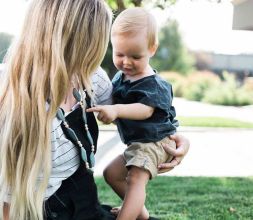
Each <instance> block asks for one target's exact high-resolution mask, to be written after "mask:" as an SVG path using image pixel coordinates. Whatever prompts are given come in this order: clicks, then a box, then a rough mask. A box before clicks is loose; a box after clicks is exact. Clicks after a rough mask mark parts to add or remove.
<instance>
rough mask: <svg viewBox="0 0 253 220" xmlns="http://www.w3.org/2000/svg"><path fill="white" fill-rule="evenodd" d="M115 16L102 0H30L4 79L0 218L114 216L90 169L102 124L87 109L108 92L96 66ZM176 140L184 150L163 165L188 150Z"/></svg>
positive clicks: (181, 140)
mask: <svg viewBox="0 0 253 220" xmlns="http://www.w3.org/2000/svg"><path fill="white" fill-rule="evenodd" d="M111 20H112V14H111V11H110V10H109V8H108V7H107V6H106V5H105V2H104V0H54V1H52V0H34V1H32V2H31V5H30V8H29V10H28V13H27V16H26V19H25V23H24V26H23V29H22V32H21V35H20V37H19V39H17V42H16V43H15V45H13V47H12V49H11V50H10V52H9V54H8V56H7V58H6V71H5V74H3V76H2V79H1V83H0V84H1V85H0V89H1V91H0V124H1V127H0V146H1V148H0V154H1V160H0V202H1V205H2V208H0V210H1V213H0V214H1V215H0V218H1V219H10V220H17V219H19V220H27V219H31V220H37V219H39V220H42V219H61V220H65V219H75V220H79V219H94V220H95V219H114V218H115V217H114V216H112V215H111V214H110V212H109V211H107V210H106V209H104V207H103V206H101V205H100V204H99V202H98V198H97V190H96V185H95V182H94V179H93V175H92V172H91V167H92V166H94V157H93V156H94V153H95V151H96V140H97V136H98V129H97V124H96V121H95V118H94V115H93V114H91V113H89V114H87V115H86V113H85V108H87V107H89V106H90V105H92V103H93V102H97V103H98V104H102V103H106V102H107V101H108V100H107V99H108V98H109V96H110V95H109V94H110V89H111V85H110V83H109V79H108V77H107V76H106V75H105V73H104V72H103V71H102V70H101V69H99V68H98V66H99V65H100V64H101V61H102V59H103V57H104V54H105V51H106V48H107V44H108V40H109V29H110V25H111ZM94 72H95V74H92V73H94ZM102 82H103V83H102ZM98 85H99V86H98ZM102 85H103V86H102ZM95 87H97V89H94V88H95ZM101 87H103V89H102V90H101ZM93 90H94V91H93ZM176 139H177V140H176V141H177V143H178V146H180V145H181V144H182V145H181V146H182V147H181V148H179V149H180V150H179V151H184V152H185V153H183V154H180V155H179V157H176V158H175V159H174V162H173V161H172V162H171V164H165V165H164V168H166V167H167V168H168V167H173V166H174V165H175V163H178V162H180V161H181V159H182V157H183V156H184V155H185V154H186V152H187V150H188V148H189V144H188V142H187V140H186V139H184V138H183V137H181V136H177V137H176ZM168 151H170V150H169V149H168ZM179 153H180V152H179ZM177 154H178V153H176V156H177Z"/></svg>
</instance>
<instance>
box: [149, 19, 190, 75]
mask: <svg viewBox="0 0 253 220" xmlns="http://www.w3.org/2000/svg"><path fill="white" fill-rule="evenodd" d="M151 64H152V66H153V67H154V68H155V69H157V70H158V71H166V70H173V71H177V72H180V73H183V74H186V73H188V72H189V71H191V70H192V68H193V64H194V59H193V56H192V55H191V54H190V53H189V52H188V50H187V48H186V47H185V46H184V44H183V41H182V38H181V35H180V32H179V30H178V23H177V22H176V21H175V20H168V21H167V22H166V24H165V25H164V26H163V28H162V29H161V31H160V33H159V47H158V50H157V52H156V55H155V56H154V57H153V58H152V59H151Z"/></svg>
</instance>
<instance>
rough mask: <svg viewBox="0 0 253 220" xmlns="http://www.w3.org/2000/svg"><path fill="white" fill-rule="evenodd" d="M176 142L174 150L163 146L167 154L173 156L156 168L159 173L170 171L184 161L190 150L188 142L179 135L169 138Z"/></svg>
mask: <svg viewBox="0 0 253 220" xmlns="http://www.w3.org/2000/svg"><path fill="white" fill-rule="evenodd" d="M170 138H171V139H173V140H174V141H175V142H176V146H177V148H176V149H173V148H170V147H169V146H168V145H166V144H164V145H163V148H164V150H165V151H166V152H167V153H168V154H171V155H173V156H174V158H173V159H172V160H171V161H170V162H168V163H163V164H160V165H159V166H158V169H159V173H164V172H168V171H170V170H172V169H173V168H174V167H175V166H177V165H179V164H180V163H181V161H182V160H183V159H184V157H185V155H186V154H187V152H188V150H189V148H190V142H189V140H188V139H187V138H186V137H184V136H183V135H180V134H174V135H171V136H170Z"/></svg>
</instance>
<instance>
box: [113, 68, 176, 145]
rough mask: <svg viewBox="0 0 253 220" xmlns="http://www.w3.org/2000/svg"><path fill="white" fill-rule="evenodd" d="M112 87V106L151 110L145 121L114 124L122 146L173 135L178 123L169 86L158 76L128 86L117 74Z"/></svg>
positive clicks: (122, 121)
mask: <svg viewBox="0 0 253 220" xmlns="http://www.w3.org/2000/svg"><path fill="white" fill-rule="evenodd" d="M112 84H113V93H112V96H113V100H114V104H131V103H142V104H144V105H148V106H151V107H153V108H154V113H153V114H152V116H151V117H150V118H148V119H145V120H128V119H120V118H118V119H117V120H116V123H117V127H118V130H119V133H120V136H121V139H122V141H123V142H124V143H125V144H130V143H132V142H143V143H147V142H156V141H159V140H162V139H163V138H165V137H166V136H168V135H171V134H174V133H175V132H176V127H177V126H178V121H177V120H176V119H175V116H176V112H175V108H174V107H173V106H172V99H173V92H172V86H171V85H170V84H169V83H167V82H166V81H165V80H163V79H162V78H161V77H160V76H159V75H158V74H154V75H151V76H147V77H144V78H142V79H139V80H136V81H134V82H130V81H129V80H124V74H123V73H122V72H121V71H119V72H118V73H117V74H116V75H115V76H114V78H113V80H112ZM136 111H138V109H136Z"/></svg>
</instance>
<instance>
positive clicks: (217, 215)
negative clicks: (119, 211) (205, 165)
mask: <svg viewBox="0 0 253 220" xmlns="http://www.w3.org/2000/svg"><path fill="white" fill-rule="evenodd" d="M96 182H97V185H98V192H99V197H100V200H101V202H103V203H107V204H110V205H112V206H119V205H120V204H121V202H120V200H119V199H118V197H117V196H116V194H114V192H113V191H112V190H111V189H110V188H109V187H108V186H107V185H106V183H105V182H104V180H103V178H96ZM146 206H147V208H148V209H149V211H150V213H151V215H152V216H156V217H158V218H160V219H161V220H176V219H177V220H186V219H194V220H235V219H241V220H252V219H253V177H251V178H223V177H222V178H215V177H168V176H160V177H157V178H156V179H154V180H152V181H150V182H149V184H148V187H147V199H146Z"/></svg>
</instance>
